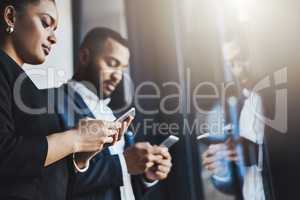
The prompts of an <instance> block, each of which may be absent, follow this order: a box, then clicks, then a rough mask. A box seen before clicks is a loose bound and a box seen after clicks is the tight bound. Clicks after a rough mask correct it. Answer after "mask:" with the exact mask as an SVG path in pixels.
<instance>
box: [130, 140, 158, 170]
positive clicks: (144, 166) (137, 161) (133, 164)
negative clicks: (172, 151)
mask: <svg viewBox="0 0 300 200" xmlns="http://www.w3.org/2000/svg"><path fill="white" fill-rule="evenodd" d="M159 154H160V149H158V148H155V147H154V146H152V145H151V144H149V143H148V142H146V143H145V142H142V143H136V144H134V145H133V146H131V147H129V148H127V149H125V151H124V157H125V161H126V165H127V169H128V173H129V174H131V175H138V174H143V173H145V172H147V171H148V170H149V169H150V168H151V167H153V166H154V164H155V163H157V162H159V160H161V155H159Z"/></svg>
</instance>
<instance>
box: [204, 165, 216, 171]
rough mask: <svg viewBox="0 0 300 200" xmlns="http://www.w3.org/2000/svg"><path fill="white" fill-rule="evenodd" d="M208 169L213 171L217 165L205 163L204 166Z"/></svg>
mask: <svg viewBox="0 0 300 200" xmlns="http://www.w3.org/2000/svg"><path fill="white" fill-rule="evenodd" d="M205 168H206V169H207V170H208V171H210V172H213V171H215V170H216V169H217V165H216V164H211V165H207V166H206V167H205Z"/></svg>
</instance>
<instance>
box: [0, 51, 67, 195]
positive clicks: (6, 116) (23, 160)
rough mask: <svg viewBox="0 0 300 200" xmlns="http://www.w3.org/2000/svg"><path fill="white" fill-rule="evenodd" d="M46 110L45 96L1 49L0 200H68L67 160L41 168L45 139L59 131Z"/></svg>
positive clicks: (58, 123)
mask: <svg viewBox="0 0 300 200" xmlns="http://www.w3.org/2000/svg"><path fill="white" fill-rule="evenodd" d="M41 78H45V77H41ZM48 107H49V106H48ZM48 107H47V97H46V95H45V96H44V95H43V93H42V92H41V91H40V90H38V88H36V86H35V85H34V84H33V82H32V81H31V80H30V79H29V77H28V76H27V75H26V74H25V73H24V71H23V70H22V68H21V67H20V66H18V65H17V63H15V62H14V61H13V60H12V59H11V58H10V57H9V56H8V55H7V54H5V53H4V52H3V51H1V50H0V199H1V200H2V199H7V200H10V199H28V200H48V199H53V200H54V199H55V200H63V199H66V191H67V189H66V188H67V179H68V168H67V161H66V159H64V160H61V161H59V162H56V163H55V164H53V165H51V166H49V167H47V168H44V163H45V159H46V156H47V149H48V143H47V139H46V136H47V135H49V134H51V133H55V132H59V131H60V130H61V128H60V127H61V125H60V121H59V119H58V117H57V116H56V115H55V114H54V111H52V110H51V109H50V110H47V108H48ZM50 107H51V106H50ZM49 112H52V114H51V113H49Z"/></svg>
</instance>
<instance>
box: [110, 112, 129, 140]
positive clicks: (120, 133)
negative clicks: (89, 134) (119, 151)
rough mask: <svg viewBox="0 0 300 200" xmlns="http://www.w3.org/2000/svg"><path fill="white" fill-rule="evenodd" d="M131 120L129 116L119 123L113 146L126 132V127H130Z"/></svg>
mask: <svg viewBox="0 0 300 200" xmlns="http://www.w3.org/2000/svg"><path fill="white" fill-rule="evenodd" d="M133 119H134V118H133V117H131V116H129V117H128V118H127V119H126V120H124V121H123V122H120V128H119V129H118V134H116V135H115V137H114V141H113V144H115V143H116V142H117V141H119V140H121V138H122V137H123V135H124V134H125V132H126V131H127V129H128V127H129V126H130V124H131V122H132V121H133Z"/></svg>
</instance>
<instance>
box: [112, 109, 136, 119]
mask: <svg viewBox="0 0 300 200" xmlns="http://www.w3.org/2000/svg"><path fill="white" fill-rule="evenodd" d="M128 117H133V118H134V117H135V108H131V109H130V110H128V111H127V112H126V113H124V114H123V115H122V116H121V117H119V118H118V119H116V120H115V122H123V121H125V120H126V119H127V118H128Z"/></svg>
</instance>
